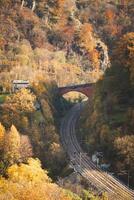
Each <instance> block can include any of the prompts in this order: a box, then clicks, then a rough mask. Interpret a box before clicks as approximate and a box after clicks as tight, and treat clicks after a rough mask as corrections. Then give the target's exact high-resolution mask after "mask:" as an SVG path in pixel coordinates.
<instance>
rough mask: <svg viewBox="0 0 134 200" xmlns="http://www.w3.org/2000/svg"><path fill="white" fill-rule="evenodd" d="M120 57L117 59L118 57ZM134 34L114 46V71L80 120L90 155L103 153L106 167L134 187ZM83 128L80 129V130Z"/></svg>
mask: <svg viewBox="0 0 134 200" xmlns="http://www.w3.org/2000/svg"><path fill="white" fill-rule="evenodd" d="M117 55H118V56H117ZM133 68H134V32H130V33H127V34H125V35H123V36H122V37H121V38H120V40H119V41H118V42H117V43H116V44H115V48H114V50H113V53H112V58H111V68H109V69H108V70H106V73H105V75H104V76H103V78H101V80H99V81H98V82H97V83H96V86H95V91H94V94H93V97H92V99H90V100H89V101H90V102H89V104H88V105H87V107H88V108H87V107H86V110H85V111H84V112H83V116H82V118H81V124H82V127H83V128H82V129H81V132H80V133H79V137H81V139H82V140H84V141H85V143H84V148H85V149H86V151H88V152H90V154H92V153H94V152H95V151H98V152H102V154H103V156H104V157H103V159H102V164H103V163H110V165H111V167H110V170H112V171H114V173H115V175H117V177H119V178H121V179H123V180H124V181H126V183H128V184H130V185H131V186H132V187H133V184H134V130H133V127H134V121H133V117H134V116H133V109H134V107H133V105H134V84H133V83H134V76H133ZM80 128H81V127H80Z"/></svg>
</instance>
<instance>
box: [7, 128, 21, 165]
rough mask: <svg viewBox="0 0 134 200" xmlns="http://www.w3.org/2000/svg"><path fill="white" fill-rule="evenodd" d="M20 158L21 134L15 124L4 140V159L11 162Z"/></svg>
mask: <svg viewBox="0 0 134 200" xmlns="http://www.w3.org/2000/svg"><path fill="white" fill-rule="evenodd" d="M19 159H20V135H19V133H18V131H17V129H16V128H15V126H14V125H12V126H11V129H10V132H9V133H7V134H6V136H5V142H4V160H5V161H8V162H9V164H13V163H15V162H18V161H19Z"/></svg>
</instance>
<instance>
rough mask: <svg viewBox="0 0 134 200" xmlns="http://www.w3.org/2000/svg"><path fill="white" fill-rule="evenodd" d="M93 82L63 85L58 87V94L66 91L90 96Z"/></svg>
mask: <svg viewBox="0 0 134 200" xmlns="http://www.w3.org/2000/svg"><path fill="white" fill-rule="evenodd" d="M93 86H94V84H93V83H87V84H81V85H71V86H65V87H59V93H60V95H64V94H66V93H68V92H72V91H75V92H80V93H82V94H84V95H86V96H87V97H90V96H91V95H92V93H93V88H94V87H93Z"/></svg>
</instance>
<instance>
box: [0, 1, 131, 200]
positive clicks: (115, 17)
mask: <svg viewBox="0 0 134 200" xmlns="http://www.w3.org/2000/svg"><path fill="white" fill-rule="evenodd" d="M133 13H134V2H133V0H129V1H127V0H118V1H115V0H113V1H108V0H96V1H94V0H0V174H1V177H0V199H5V200H30V199H33V200H34V199H35V200H47V199H48V200H54V199H56V200H79V199H84V200H87V199H93V200H94V199H95V200H106V199H107V197H106V195H105V194H103V191H102V194H101V195H100V196H96V195H94V194H93V193H92V192H90V188H89V187H87V185H86V184H85V183H84V184H83V185H86V187H85V186H83V185H82V184H81V186H80V187H81V188H80V190H79V191H76V190H73V189H72V188H73V183H71V182H69V184H67V186H66V187H65V188H67V189H70V190H66V189H65V188H64V187H63V186H62V188H61V187H59V186H58V185H57V184H56V183H53V182H54V181H55V182H56V181H57V180H58V177H60V176H61V177H64V176H65V175H68V174H69V173H70V172H69V170H70V169H69V167H68V158H67V155H66V153H65V151H64V150H63V148H62V145H61V141H60V136H59V125H60V120H61V118H62V117H63V115H64V114H65V113H66V111H67V110H68V109H69V108H70V107H71V105H72V103H70V102H67V101H66V100H65V99H63V98H62V97H60V96H59V94H58V89H57V88H58V87H59V86H66V85H74V84H81V83H89V82H92V83H95V90H94V95H93V98H92V99H90V101H89V102H88V105H87V107H86V109H85V110H84V112H83V115H82V118H81V121H82V123H80V125H79V126H80V130H82V132H81V138H82V139H83V140H84V141H85V142H84V145H83V147H84V148H85V149H86V150H88V151H89V152H90V153H93V152H94V151H102V152H103V154H104V159H105V161H106V162H109V161H110V163H111V168H112V170H114V171H115V172H118V171H127V173H128V171H129V173H130V174H129V175H130V184H131V185H132V184H133V176H134V171H133V170H134V152H133V150H134V147H133V145H134V136H133V134H134V133H133V126H134V121H133V117H134V116H133V115H134V110H133V103H134V96H133V92H134V70H133V69H134V32H133V31H134V30H133V28H134V27H133V24H134V14H133ZM14 80H27V81H29V84H30V88H29V89H25V88H23V89H21V90H18V91H17V92H13V81H14ZM111 160H112V162H111ZM50 177H51V178H50ZM124 179H126V175H125V177H124ZM87 189H88V190H87ZM71 191H73V192H75V193H77V194H78V195H77V194H74V193H72V192H71ZM80 191H81V192H80Z"/></svg>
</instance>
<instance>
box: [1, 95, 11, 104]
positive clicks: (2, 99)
mask: <svg viewBox="0 0 134 200" xmlns="http://www.w3.org/2000/svg"><path fill="white" fill-rule="evenodd" d="M7 96H9V94H0V104H2V103H4V101H5V99H6V97H7Z"/></svg>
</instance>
